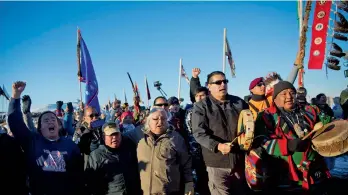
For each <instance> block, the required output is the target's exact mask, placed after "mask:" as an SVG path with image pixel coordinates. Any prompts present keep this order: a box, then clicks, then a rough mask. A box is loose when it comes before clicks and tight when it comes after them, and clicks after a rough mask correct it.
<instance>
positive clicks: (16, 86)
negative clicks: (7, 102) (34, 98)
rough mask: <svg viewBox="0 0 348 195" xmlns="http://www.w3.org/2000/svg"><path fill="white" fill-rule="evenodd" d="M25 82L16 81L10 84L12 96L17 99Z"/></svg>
mask: <svg viewBox="0 0 348 195" xmlns="http://www.w3.org/2000/svg"><path fill="white" fill-rule="evenodd" d="M26 85H27V84H26V83H25V82H24V81H16V82H14V83H13V84H12V98H14V99H19V98H20V97H21V94H22V92H23V91H24V89H25V86H26Z"/></svg>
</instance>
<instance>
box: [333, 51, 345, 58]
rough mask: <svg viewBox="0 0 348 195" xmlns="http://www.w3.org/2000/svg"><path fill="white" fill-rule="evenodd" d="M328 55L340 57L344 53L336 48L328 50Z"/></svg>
mask: <svg viewBox="0 0 348 195" xmlns="http://www.w3.org/2000/svg"><path fill="white" fill-rule="evenodd" d="M330 55H332V56H335V57H338V58H341V57H343V56H345V55H346V54H345V53H342V52H340V51H337V50H332V51H330Z"/></svg>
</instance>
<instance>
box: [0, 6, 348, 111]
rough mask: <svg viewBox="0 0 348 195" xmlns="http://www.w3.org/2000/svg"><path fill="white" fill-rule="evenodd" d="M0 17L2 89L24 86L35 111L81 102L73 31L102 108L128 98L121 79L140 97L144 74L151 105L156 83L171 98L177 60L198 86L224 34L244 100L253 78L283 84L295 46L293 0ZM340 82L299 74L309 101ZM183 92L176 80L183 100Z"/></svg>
mask: <svg viewBox="0 0 348 195" xmlns="http://www.w3.org/2000/svg"><path fill="white" fill-rule="evenodd" d="M313 6H314V5H313ZM0 18H1V19H0V67H1V72H0V84H5V87H6V88H7V89H8V90H9V92H10V89H11V83H12V82H13V81H16V80H24V81H26V82H27V89H26V91H25V94H29V95H30V96H31V97H32V99H33V107H37V106H40V105H44V104H48V103H55V102H56V101H57V100H63V101H64V102H67V101H75V100H76V99H78V98H79V87H78V82H77V76H76V75H77V65H76V28H77V26H79V27H80V29H81V31H82V36H83V38H84V40H85V41H86V44H87V46H88V48H89V51H90V54H91V57H92V60H93V64H94V69H95V72H96V75H97V78H98V82H99V100H100V102H101V103H105V102H106V101H107V99H108V97H110V98H113V94H114V93H115V94H116V95H117V97H119V98H121V99H122V100H124V98H123V89H125V90H126V93H127V97H128V100H130V99H131V96H132V90H131V85H130V82H129V80H128V77H127V74H126V72H130V74H131V76H132V78H133V80H135V81H137V82H138V84H139V87H140V94H141V95H142V98H143V99H145V87H144V75H145V74H146V75H147V77H148V80H149V85H150V90H151V95H152V99H154V97H156V96H158V95H160V93H159V92H158V91H157V90H156V89H155V88H154V87H153V82H154V81H157V80H159V81H161V82H162V84H163V89H164V91H165V92H166V93H167V94H168V96H173V95H175V96H176V95H177V86H178V69H179V58H180V57H181V58H183V65H184V67H185V69H186V72H187V73H188V74H189V76H191V69H192V68H194V67H199V68H201V69H202V73H201V81H202V82H205V80H206V75H207V74H208V73H210V72H212V71H215V70H221V69H222V48H223V47H222V44H223V42H222V40H223V28H227V37H228V40H229V43H230V46H231V49H232V53H233V57H234V59H235V63H236V74H237V78H235V79H232V78H231V74H230V70H229V68H228V67H227V72H226V73H227V76H228V79H229V80H230V83H229V92H230V93H231V94H235V95H238V96H241V97H243V96H244V95H247V94H248V93H249V92H248V86H249V83H250V81H251V80H252V79H254V78H256V77H260V76H265V75H266V74H267V73H268V72H270V71H277V72H279V73H280V74H281V76H282V77H283V78H286V77H287V75H288V74H289V72H290V70H291V68H292V65H293V63H294V60H295V57H296V52H297V50H298V40H299V38H298V36H299V35H298V34H299V33H298V21H297V3H296V2H295V1H294V2H0ZM309 30H310V29H309ZM308 38H310V37H308ZM307 45H309V41H308V42H307ZM340 45H341V46H343V43H340ZM345 49H347V48H345ZM306 57H308V55H307V56H306ZM305 62H307V58H306V59H305ZM296 83H297V82H296ZM347 83H348V82H347V79H345V78H344V76H343V70H341V71H338V72H335V71H332V70H329V79H328V80H327V79H326V76H325V68H324V69H323V70H319V71H318V70H310V71H308V70H307V71H306V74H305V86H306V87H307V88H308V91H309V95H311V96H314V95H317V94H318V93H320V92H324V93H326V94H327V95H330V96H337V95H339V93H340V92H341V90H342V89H344V88H345V87H346V86H347ZM188 93H189V87H188V84H187V83H186V81H185V80H184V79H182V90H181V94H182V97H183V98H185V100H186V101H188V100H189V95H188ZM0 103H1V102H0ZM0 109H1V107H0Z"/></svg>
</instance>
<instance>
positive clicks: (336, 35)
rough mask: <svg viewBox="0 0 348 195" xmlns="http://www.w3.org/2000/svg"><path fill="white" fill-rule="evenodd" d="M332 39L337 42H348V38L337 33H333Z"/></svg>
mask: <svg viewBox="0 0 348 195" xmlns="http://www.w3.org/2000/svg"><path fill="white" fill-rule="evenodd" d="M333 38H335V39H337V40H341V41H348V37H346V36H344V35H341V34H339V33H335V34H334V35H333Z"/></svg>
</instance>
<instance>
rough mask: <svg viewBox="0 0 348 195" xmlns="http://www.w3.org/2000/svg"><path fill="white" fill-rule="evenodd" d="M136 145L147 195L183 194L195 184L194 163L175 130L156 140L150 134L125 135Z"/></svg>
mask: <svg viewBox="0 0 348 195" xmlns="http://www.w3.org/2000/svg"><path fill="white" fill-rule="evenodd" d="M125 135H126V136H128V137H130V138H131V139H132V140H133V141H134V142H135V143H136V144H137V156H138V168H139V172H140V180H141V189H142V190H143V193H144V195H150V194H170V193H178V192H180V190H181V189H180V187H181V185H182V184H183V183H188V182H192V181H193V180H192V172H191V167H192V161H191V156H190V155H189V153H188V151H187V148H186V145H185V142H184V139H183V138H182V137H181V136H180V135H179V133H177V132H176V131H174V130H172V129H168V130H167V132H166V133H165V134H163V135H161V136H160V137H159V138H157V140H155V139H154V137H153V136H152V134H151V133H150V132H149V130H145V129H141V128H136V129H135V130H134V131H131V132H129V133H126V134H125Z"/></svg>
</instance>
